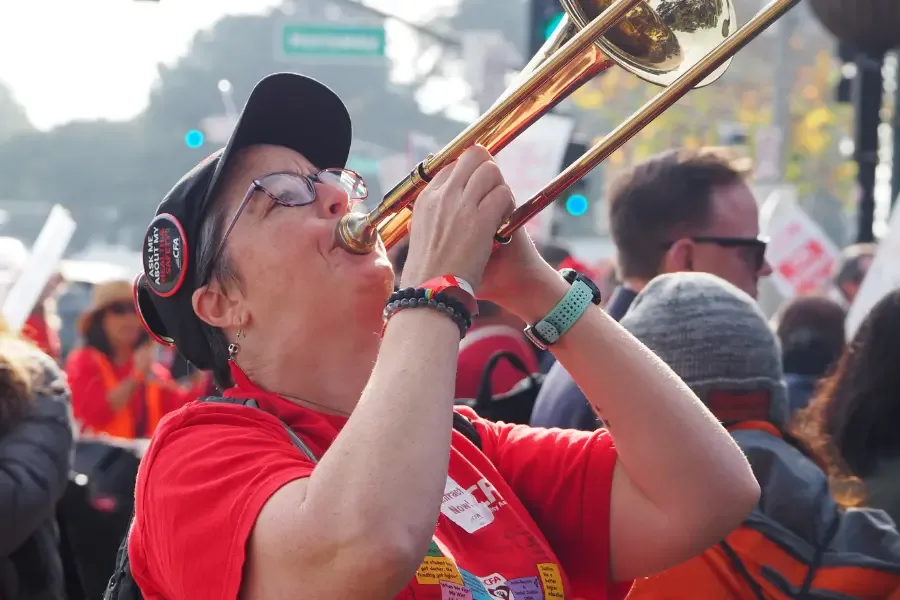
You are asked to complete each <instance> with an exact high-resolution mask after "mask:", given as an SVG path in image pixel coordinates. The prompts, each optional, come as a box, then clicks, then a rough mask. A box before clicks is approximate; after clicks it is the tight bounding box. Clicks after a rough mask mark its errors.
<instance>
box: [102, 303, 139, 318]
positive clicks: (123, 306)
mask: <svg viewBox="0 0 900 600" xmlns="http://www.w3.org/2000/svg"><path fill="white" fill-rule="evenodd" d="M106 311H107V312H109V313H111V314H114V315H128V314H133V313H134V312H135V309H134V303H132V302H113V303H112V304H109V305H107V307H106Z"/></svg>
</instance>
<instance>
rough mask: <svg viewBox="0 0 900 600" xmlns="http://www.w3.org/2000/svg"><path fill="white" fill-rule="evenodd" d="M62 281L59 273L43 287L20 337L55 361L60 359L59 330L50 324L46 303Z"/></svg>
mask: <svg viewBox="0 0 900 600" xmlns="http://www.w3.org/2000/svg"><path fill="white" fill-rule="evenodd" d="M62 283H63V278H62V275H61V274H59V273H57V274H55V275H54V276H52V277H51V278H50V281H49V282H47V285H46V286H45V288H44V293H43V294H41V297H40V298H39V299H38V302H37V305H36V306H35V307H34V310H32V311H31V314H30V315H29V316H28V320H26V321H25V326H24V327H22V337H24V338H25V339H27V340H28V341H30V342H31V343H33V344H34V345H35V346H37V347H38V348H39V349H40V350H41V352H43V353H44V354H46V355H47V356H49V357H50V358H52V359H53V360H55V361H56V362H60V361H61V360H62V344H61V343H60V340H59V332H58V331H57V330H56V328H55V327H53V325H51V324H50V317H51V315H50V314H48V313H49V311H48V307H47V303H48V302H50V301H51V298H52V297H53V296H54V295H55V294H56V292H57V290H59V288H60V286H61V285H62Z"/></svg>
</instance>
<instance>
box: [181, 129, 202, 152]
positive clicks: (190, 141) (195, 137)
mask: <svg viewBox="0 0 900 600" xmlns="http://www.w3.org/2000/svg"><path fill="white" fill-rule="evenodd" d="M203 141H204V135H203V132H202V131H198V130H196V129H191V130H190V131H188V132H187V134H186V135H185V136H184V144H185V145H186V146H187V147H188V148H199V147H201V146H202V145H203Z"/></svg>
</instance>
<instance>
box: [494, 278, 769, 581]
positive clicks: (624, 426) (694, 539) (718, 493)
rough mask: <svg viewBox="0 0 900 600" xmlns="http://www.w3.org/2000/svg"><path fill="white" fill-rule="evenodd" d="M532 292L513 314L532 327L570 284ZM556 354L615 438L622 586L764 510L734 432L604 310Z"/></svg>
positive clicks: (540, 282)
mask: <svg viewBox="0 0 900 600" xmlns="http://www.w3.org/2000/svg"><path fill="white" fill-rule="evenodd" d="M531 289H532V290H533V293H531V294H529V295H527V296H525V295H523V296H522V299H521V300H520V301H517V302H516V304H517V305H516V306H510V307H509V308H510V309H512V310H515V311H516V312H517V313H518V315H519V316H520V317H521V318H522V319H523V320H525V321H526V322H528V323H534V322H536V321H538V320H540V319H541V318H543V317H544V316H545V315H547V314H548V313H549V312H550V311H551V310H552V309H553V307H554V306H555V305H556V304H557V303H558V302H559V300H560V299H561V298H562V297H563V296H564V295H565V293H566V291H567V290H568V289H569V285H568V283H566V282H565V281H564V280H563V279H562V277H560V276H559V275H558V274H557V273H555V272H554V271H553V270H552V269H549V268H547V269H542V270H541V271H540V272H539V274H538V275H535V280H534V282H533V285H532V286H531ZM553 354H554V355H555V356H556V357H557V359H558V360H559V361H560V363H562V365H563V366H564V367H565V368H566V370H567V371H568V372H569V373H571V375H572V377H573V379H574V380H575V381H576V382H577V383H578V385H579V387H581V389H582V390H583V391H584V392H585V395H586V396H587V398H588V400H589V401H590V402H591V404H592V405H593V406H594V408H595V409H596V410H597V412H598V414H599V415H600V416H601V417H602V418H603V420H604V421H606V423H607V424H608V426H609V430H610V432H611V433H612V434H613V436H614V438H615V442H616V448H617V450H618V455H619V460H618V462H617V464H616V471H615V475H614V478H613V487H612V498H611V515H612V516H611V521H612V522H611V524H610V531H611V534H610V535H611V557H612V558H611V562H612V565H611V566H612V573H613V577H614V578H615V580H617V581H626V580H630V579H634V578H637V577H642V576H646V575H649V574H651V573H655V572H659V571H661V570H664V569H666V568H669V567H671V566H674V565H676V564H678V563H681V562H683V561H685V560H687V559H688V558H690V557H692V556H695V555H696V554H699V553H700V552H702V551H703V550H705V549H706V548H708V547H709V546H711V545H713V544H715V543H716V542H718V541H719V540H721V539H723V538H724V537H725V536H726V535H727V534H728V533H729V532H730V531H731V530H732V529H734V528H735V527H736V526H737V525H738V524H739V523H740V522H741V520H743V518H744V517H745V516H746V515H747V513H749V512H750V510H752V508H753V507H754V506H755V505H756V502H757V500H758V498H759V486H758V484H757V482H756V480H755V479H754V477H753V473H752V471H751V469H750V466H749V465H748V463H747V461H746V459H745V458H744V455H743V453H742V452H741V450H740V449H739V448H738V446H737V444H735V443H734V441H733V440H732V438H731V436H730V435H729V434H728V432H727V431H726V430H725V429H724V428H723V427H722V426H721V425H720V424H719V422H718V421H717V420H716V418H715V417H714V416H713V415H712V413H710V411H709V410H708V409H707V408H706V407H705V406H704V405H703V404H702V403H701V402H700V400H699V399H698V398H697V397H696V396H695V395H694V394H693V392H691V390H690V389H689V388H688V387H687V386H686V385H685V384H684V383H683V382H682V381H681V380H680V379H679V378H678V376H677V375H676V374H675V373H674V372H673V371H672V370H671V369H670V368H669V367H668V366H667V365H666V364H665V363H663V362H662V361H661V360H660V359H659V358H657V357H656V355H655V354H653V353H652V352H651V351H650V350H649V349H647V348H646V347H645V346H644V345H643V344H641V343H640V342H638V341H637V340H635V339H634V338H633V337H632V336H631V335H630V334H629V333H628V332H627V331H625V329H623V328H622V327H621V326H620V325H619V324H618V323H616V322H615V321H614V320H613V319H611V318H610V317H609V316H607V315H606V313H605V312H603V311H602V310H601V309H599V308H596V307H593V308H590V309H588V312H587V313H586V314H585V315H584V316H582V317H581V319H579V320H578V322H577V323H576V324H575V325H574V326H573V327H572V328H571V329H570V330H569V331H568V332H567V333H566V334H565V335H564V336H563V337H562V339H561V340H560V341H559V342H558V343H557V344H556V345H555V346H553ZM648 540H657V541H656V542H654V543H648Z"/></svg>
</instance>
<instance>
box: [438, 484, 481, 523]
mask: <svg viewBox="0 0 900 600" xmlns="http://www.w3.org/2000/svg"><path fill="white" fill-rule="evenodd" d="M441 514H443V515H444V516H445V517H447V518H448V519H450V520H451V521H453V522H454V523H456V524H457V525H459V526H460V527H462V528H463V529H465V530H466V532H467V533H475V532H476V531H478V530H479V529H481V528H482V527H484V526H486V525H489V524H490V523H492V522H493V521H494V513H493V512H492V511H491V509H490V508H489V507H488V505H487V504H483V503H481V502H478V501H477V500H475V496H473V495H472V493H471V492H469V491H468V490H466V489H465V488H463V487H462V486H461V485H459V484H458V483H456V482H455V481H453V479H451V478H450V477H447V484H446V486H445V487H444V499H443V500H442V501H441Z"/></svg>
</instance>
